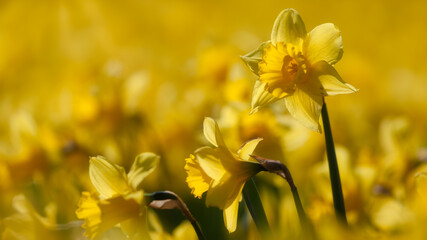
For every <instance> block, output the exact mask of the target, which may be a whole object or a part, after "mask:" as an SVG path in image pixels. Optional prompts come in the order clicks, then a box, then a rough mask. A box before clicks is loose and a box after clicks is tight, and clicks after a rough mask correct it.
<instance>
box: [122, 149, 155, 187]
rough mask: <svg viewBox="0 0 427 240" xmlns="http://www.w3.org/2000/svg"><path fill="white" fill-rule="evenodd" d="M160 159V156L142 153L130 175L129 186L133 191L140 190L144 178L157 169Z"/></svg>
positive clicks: (133, 165)
mask: <svg viewBox="0 0 427 240" xmlns="http://www.w3.org/2000/svg"><path fill="white" fill-rule="evenodd" d="M159 159H160V157H159V156H158V155H156V154H154V153H151V152H146V153H141V154H139V155H138V156H137V157H136V158H135V161H134V162H133V164H132V167H131V169H130V171H129V173H128V179H129V184H130V186H131V187H132V188H133V189H139V187H140V184H141V183H142V181H143V180H144V178H145V177H146V176H148V174H150V173H151V172H153V171H154V169H155V168H156V167H157V165H158V164H159Z"/></svg>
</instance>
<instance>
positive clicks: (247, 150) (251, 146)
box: [238, 138, 263, 161]
mask: <svg viewBox="0 0 427 240" xmlns="http://www.w3.org/2000/svg"><path fill="white" fill-rule="evenodd" d="M262 140H263V139H262V138H256V139H252V140H250V141H247V142H245V143H244V144H243V145H242V146H241V147H240V149H239V151H238V154H239V157H240V158H241V159H243V160H246V161H248V160H249V159H250V158H251V157H250V156H249V155H250V154H252V153H253V151H254V150H255V148H256V146H258V143H259V142H261V141H262Z"/></svg>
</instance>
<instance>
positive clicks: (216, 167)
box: [194, 147, 226, 180]
mask: <svg viewBox="0 0 427 240" xmlns="http://www.w3.org/2000/svg"><path fill="white" fill-rule="evenodd" d="M194 155H195V156H196V159H197V161H198V162H199V164H200V167H201V168H202V169H203V171H204V172H205V173H206V174H207V175H208V176H209V177H210V178H212V179H216V180H219V179H220V178H221V177H222V176H223V175H224V173H225V172H226V170H225V169H224V166H223V165H222V163H221V160H220V158H221V155H220V154H219V152H218V151H215V149H212V148H210V147H201V148H199V149H197V150H196V152H195V153H194Z"/></svg>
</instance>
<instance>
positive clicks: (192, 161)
mask: <svg viewBox="0 0 427 240" xmlns="http://www.w3.org/2000/svg"><path fill="white" fill-rule="evenodd" d="M184 169H185V171H186V172H187V178H186V179H185V181H186V182H187V184H188V187H189V188H190V189H191V194H193V195H194V196H195V197H198V198H202V194H203V193H204V192H206V191H207V190H208V189H209V184H210V183H211V180H212V179H211V178H210V177H209V176H208V175H207V174H206V173H205V172H204V171H203V169H202V168H201V167H200V164H199V162H198V161H197V159H196V158H195V157H194V155H190V157H189V158H186V159H185V167H184Z"/></svg>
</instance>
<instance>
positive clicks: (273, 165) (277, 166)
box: [250, 155, 313, 233]
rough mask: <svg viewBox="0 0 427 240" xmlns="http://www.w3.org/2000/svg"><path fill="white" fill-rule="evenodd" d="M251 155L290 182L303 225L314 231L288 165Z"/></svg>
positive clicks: (269, 170)
mask: <svg viewBox="0 0 427 240" xmlns="http://www.w3.org/2000/svg"><path fill="white" fill-rule="evenodd" d="M250 156H251V157H252V158H254V159H255V160H257V161H258V162H259V163H260V164H261V166H262V167H263V168H264V170H265V171H268V172H270V173H275V174H277V175H279V176H280V177H282V178H283V179H285V180H286V181H287V182H288V184H289V187H290V188H291V191H292V196H293V198H294V202H295V207H296V209H297V213H298V217H299V220H300V223H301V226H303V227H304V228H305V229H308V230H309V231H310V233H313V226H312V225H311V222H310V221H309V219H308V218H307V215H306V214H305V212H304V208H303V207H302V203H301V199H300V197H299V194H298V190H297V187H296V186H295V183H294V180H293V178H292V175H291V172H290V171H289V169H288V167H286V165H285V164H283V163H281V162H280V161H277V160H271V159H266V158H263V157H258V156H255V155H250Z"/></svg>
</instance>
